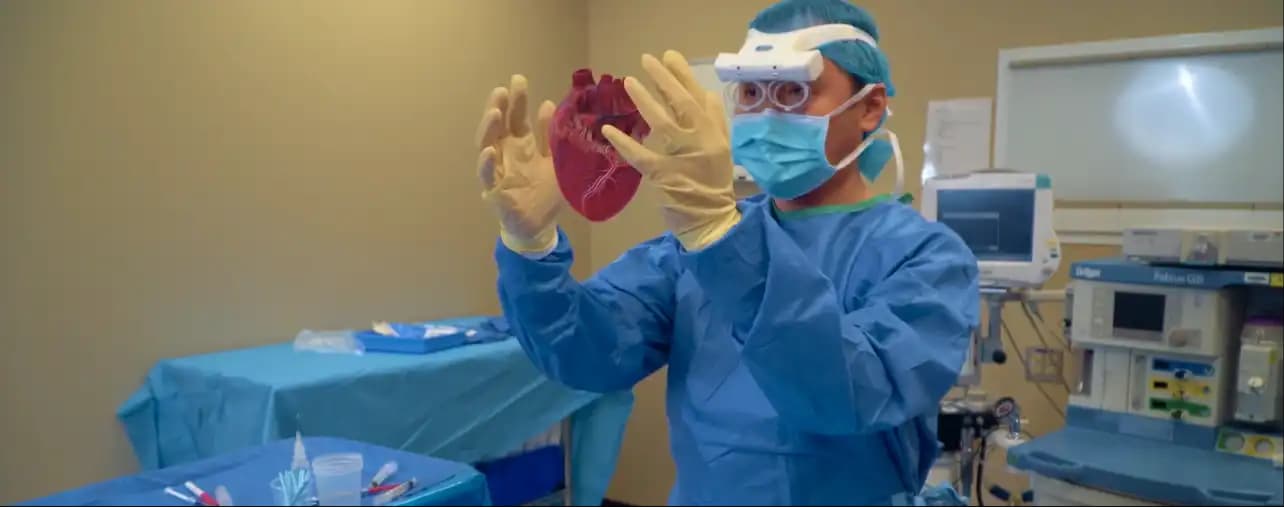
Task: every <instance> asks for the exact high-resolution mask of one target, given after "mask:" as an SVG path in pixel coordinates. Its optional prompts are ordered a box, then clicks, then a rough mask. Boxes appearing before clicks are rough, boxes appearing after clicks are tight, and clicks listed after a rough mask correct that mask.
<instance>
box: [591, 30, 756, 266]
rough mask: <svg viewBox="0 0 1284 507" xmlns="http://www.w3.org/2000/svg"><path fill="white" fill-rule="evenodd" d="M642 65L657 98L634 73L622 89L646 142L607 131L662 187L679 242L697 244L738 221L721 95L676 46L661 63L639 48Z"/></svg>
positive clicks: (627, 156) (622, 153) (625, 154)
mask: <svg viewBox="0 0 1284 507" xmlns="http://www.w3.org/2000/svg"><path fill="white" fill-rule="evenodd" d="M642 68H643V69H644V70H645V71H646V72H647V74H648V75H650V76H651V79H652V80H653V81H654V82H655V85H656V88H657V89H658V90H659V92H660V98H659V100H657V99H656V97H653V96H652V95H651V93H650V92H648V91H647V90H646V88H644V87H643V86H642V83H640V82H638V80H637V79H635V78H632V77H629V78H626V79H625V80H624V88H625V90H627V91H628V93H629V98H631V99H633V103H634V104H636V105H637V108H638V112H640V113H641V114H642V117H643V118H644V119H646V122H647V124H649V125H650V126H651V135H650V136H648V137H647V139H646V141H645V146H644V145H643V144H640V143H638V142H637V141H635V140H634V139H633V138H631V137H629V135H628V134H625V133H623V132H621V131H620V130H619V129H616V128H615V127H612V126H610V125H607V126H605V127H602V135H603V136H604V137H606V139H607V141H609V142H610V143H611V145H612V146H614V147H615V149H616V151H618V152H619V153H620V156H621V157H623V158H624V159H625V160H627V161H628V162H629V164H630V165H632V166H633V167H636V168H637V169H638V170H639V171H641V172H642V174H643V175H644V176H646V180H647V181H648V182H650V184H651V185H653V186H655V188H656V189H657V190H659V191H660V195H661V199H662V203H661V206H662V207H663V210H664V219H665V222H666V223H667V225H668V227H669V230H670V231H672V232H673V234H674V235H676V236H677V238H678V241H680V242H682V246H684V247H686V249H687V250H691V251H695V250H700V249H702V248H704V247H706V246H708V245H710V244H712V243H714V242H715V241H717V240H719V239H721V238H722V237H723V235H725V234H726V233H727V231H729V230H731V228H732V227H734V226H735V225H736V224H737V223H739V222H740V211H739V210H738V209H736V196H735V191H734V190H733V188H732V179H733V176H732V167H733V165H732V163H731V148H730V142H729V140H728V130H727V121H726V116H725V113H724V110H723V108H722V99H721V97H719V96H718V95H717V94H715V93H709V92H707V91H705V90H704V88H702V87H701V86H700V84H699V83H697V82H696V80H695V76H694V75H692V73H691V66H690V65H688V64H687V60H686V58H683V57H682V55H681V54H680V53H678V52H677V51H666V52H665V53H664V63H661V62H660V61H659V60H656V58H655V57H654V56H651V55H642Z"/></svg>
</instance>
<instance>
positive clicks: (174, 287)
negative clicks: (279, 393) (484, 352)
mask: <svg viewBox="0 0 1284 507" xmlns="http://www.w3.org/2000/svg"><path fill="white" fill-rule="evenodd" d="M586 12H587V8H586V7H585V5H584V0H556V1H554V0H541V1H540V2H528V1H523V0H487V1H463V0H379V1H376V2H359V1H340V0H327V1H310V2H291V1H257V0H233V1H218V2H169V1H159V0H158V1H147V2H141V1H127V0H111V1H107V0H104V1H73V0H67V1H61V0H59V1H54V0H17V1H5V2H0V344H2V346H0V348H2V349H3V352H2V353H0V435H3V445H2V446H0V504H8V503H11V502H15V501H19V500H22V499H27V498H30V497H33V496H36V495H42V494H46V493H50V492H53V491H55V490H58V489H62V488H69V487H74V486H77V485H80V484H84V483H88V482H90V481H95V480H99V479H104V478H107V477H109V476H114V475H119V474H123V473H127V472H130V471H131V470H133V469H134V468H135V464H134V460H133V458H132V454H131V452H130V450H129V448H128V444H127V443H126V441H125V438H124V435H123V433H122V431H121V429H120V426H119V424H118V423H117V422H116V420H115V419H114V416H113V414H114V412H115V409H116V407H117V405H118V404H119V403H120V402H122V401H123V400H124V399H125V397H126V396H128V395H129V393H130V392H132V390H133V389H135V388H136V387H137V386H138V385H139V383H140V381H141V380H142V378H143V375H144V374H145V373H146V371H147V369H148V368H149V367H150V366H151V365H152V364H153V363H154V362H155V361H156V360H157V359H160V358H163V357H171V356H178V355H184V354H192V353H199V352H208V351H214V350H220V349H230V348H234V347H243V346H249V345H257V344H263V343H268V342H272V341H280V340H284V339H288V338H290V337H292V336H293V335H294V333H295V332H297V331H298V330H299V329H300V328H302V327H305V326H309V327H317V328H326V327H336V326H358V325H362V324H363V323H367V322H369V321H370V320H371V319H416V318H432V317H440V316H450V315H458V314H468V313H479V312H493V311H496V310H497V309H498V308H497V305H496V301H495V290H494V263H493V262H492V261H491V248H492V245H493V242H494V237H495V236H494V234H495V223H494V220H493V218H492V217H491V216H490V215H489V214H488V211H487V210H485V209H484V208H483V207H482V204H481V202H480V201H479V199H478V184H477V179H476V177H475V175H474V162H475V159H476V151H475V150H474V149H473V148H471V146H472V142H473V139H472V138H473V131H474V127H475V126H476V122H477V119H478V117H479V115H480V112H481V106H482V103H483V101H484V100H485V98H486V96H487V95H488V93H489V91H490V89H491V88H492V87H493V86H496V85H499V84H503V83H506V82H507V78H508V74H509V73H510V72H525V73H527V74H528V75H529V76H530V78H531V81H532V83H533V91H534V93H535V95H536V96H540V97H542V96H548V95H550V94H554V93H561V92H562V91H564V90H565V89H566V87H567V86H568V83H569V76H570V73H571V71H572V70H574V69H575V68H576V67H578V66H582V65H583V64H584V62H585V61H586V59H587V46H588V45H587V39H586V34H585V30H584V27H585V26H586V17H585V16H586ZM567 222H568V226H569V227H570V229H571V233H572V235H573V236H574V237H575V239H577V240H579V241H578V242H579V243H581V244H584V245H587V244H588V239H587V233H588V229H587V225H586V223H584V222H581V221H577V220H568V221H567ZM588 254H589V249H588V248H584V249H582V250H581V252H580V259H581V262H580V265H579V266H578V270H577V271H578V273H579V274H581V275H582V274H584V273H585V272H586V271H585V270H586V269H588V268H589V267H590V266H589V262H587V259H588Z"/></svg>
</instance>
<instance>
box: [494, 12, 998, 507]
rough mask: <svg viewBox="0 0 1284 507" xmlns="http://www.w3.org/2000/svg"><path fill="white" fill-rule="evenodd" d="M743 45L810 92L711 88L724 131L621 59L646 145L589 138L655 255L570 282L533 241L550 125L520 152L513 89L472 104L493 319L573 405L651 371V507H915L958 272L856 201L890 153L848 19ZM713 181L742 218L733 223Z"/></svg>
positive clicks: (931, 241)
mask: <svg viewBox="0 0 1284 507" xmlns="http://www.w3.org/2000/svg"><path fill="white" fill-rule="evenodd" d="M750 28H751V31H750V39H751V42H752V39H753V38H754V37H763V36H764V35H763V34H795V32H797V33H796V35H799V36H800V38H799V39H798V40H807V41H812V42H814V44H815V47H810V48H803V49H804V50H805V51H812V50H816V51H819V54H820V55H822V56H823V69H820V70H819V72H818V75H816V76H815V78H814V79H812V80H810V81H807V82H738V83H734V84H732V86H731V88H732V90H733V91H732V93H730V95H731V97H730V100H733V101H735V103H736V112H737V114H736V115H735V116H734V120H733V121H732V124H731V125H730V128H728V126H727V125H726V121H725V120H724V118H725V114H724V109H723V106H722V103H721V102H720V100H719V97H718V96H717V95H714V94H708V93H706V92H704V91H702V89H701V87H700V86H699V85H698V84H697V83H696V81H695V79H694V78H693V77H692V73H691V69H690V67H689V66H688V64H687V62H686V61H685V60H684V59H683V57H682V55H680V54H678V53H676V52H672V51H670V52H667V53H665V54H664V55H663V58H662V59H657V58H654V57H652V56H650V55H645V56H643V57H642V68H643V69H644V71H645V75H646V76H647V77H648V78H649V79H650V81H651V84H652V85H653V89H654V90H656V92H657V93H651V92H649V91H648V90H647V88H645V87H644V86H643V84H642V83H640V82H639V81H638V80H637V79H634V78H628V79H627V80H626V84H625V86H626V89H627V91H628V93H629V95H630V97H631V98H632V99H633V101H634V102H635V103H636V104H637V105H638V108H639V110H640V112H641V114H642V116H643V117H644V118H645V119H646V121H647V122H648V123H649V124H650V126H651V128H652V133H651V134H650V136H649V137H648V138H647V139H646V140H645V141H644V142H642V143H638V142H636V141H634V140H633V139H631V138H630V137H628V136H627V135H625V134H623V133H621V132H620V131H618V130H615V129H613V128H611V127H604V129H603V134H604V135H605V137H606V138H607V139H608V140H609V141H610V142H611V143H612V144H613V146H614V147H615V148H616V149H617V150H618V151H619V153H620V154H621V155H622V156H623V157H624V158H625V159H627V160H628V161H629V162H630V163H632V164H633V165H634V166H635V167H637V168H638V169H639V170H640V171H642V173H643V174H644V176H645V181H646V182H647V183H646V184H649V185H651V186H653V187H654V189H655V190H657V191H658V192H657V193H658V195H659V196H660V197H661V200H662V204H661V210H660V212H661V214H662V215H663V219H664V222H665V224H667V226H668V232H667V233H665V234H664V235H662V236H660V237H657V238H654V239H651V240H649V241H646V242H644V243H642V244H640V245H638V246H636V247H634V248H633V249H631V250H629V251H628V252H627V253H625V254H624V255H623V256H621V257H620V258H619V259H617V260H616V261H615V262H613V263H612V264H610V265H609V266H606V267H605V268H603V269H602V270H601V271H600V272H598V273H597V274H596V275H595V276H593V277H592V278H591V279H589V280H587V281H585V282H579V281H576V279H575V278H573V277H572V276H571V274H570V267H571V261H572V258H573V255H572V250H571V245H570V243H569V241H568V240H567V237H566V236H565V235H564V234H563V233H562V232H561V231H560V230H559V229H558V227H557V225H556V222H555V217H556V215H557V212H558V210H559V209H560V207H561V205H562V197H561V195H560V193H559V191H558V187H557V183H556V181H555V177H554V173H553V166H552V162H551V160H550V157H549V151H548V144H547V139H546V136H547V133H546V132H547V128H548V123H549V121H550V118H551V116H552V113H553V109H554V106H553V104H552V103H548V102H546V103H544V104H543V105H542V106H541V107H540V108H539V109H538V114H537V117H536V118H537V119H536V122H535V126H534V128H532V127H531V126H530V125H529V123H528V121H527V117H526V109H527V94H526V87H527V84H526V81H525V79H524V78H522V77H521V76H514V77H513V79H512V81H511V84H510V86H509V87H508V88H499V89H496V90H495V91H494V92H493V93H492V95H491V96H490V99H489V104H488V106H487V108H486V110H485V113H484V114H483V118H482V121H481V125H480V128H479V131H478V139H479V145H480V147H481V148H480V149H481V153H480V156H479V160H478V166H479V173H480V177H481V180H482V185H483V188H484V190H483V193H482V197H483V199H484V200H485V201H486V202H488V203H489V204H490V205H491V206H492V207H493V208H494V210H495V211H496V212H497V213H498V216H499V222H500V241H499V243H498V245H497V248H496V251H495V258H496V262H497V263H498V266H499V282H498V288H499V295H500V301H501V304H502V305H503V309H504V313H505V315H506V316H507V317H508V319H509V321H510V322H511V324H512V327H513V329H514V332H515V334H516V335H517V337H518V339H519V340H520V342H521V345H522V347H523V348H524V350H525V351H526V353H527V354H528V355H529V356H530V357H531V358H532V359H533V360H534V362H535V364H536V365H537V366H538V367H539V368H540V369H541V370H542V371H543V372H544V373H546V374H547V375H548V376H550V377H552V378H554V379H556V380H558V381H560V382H562V383H564V384H566V385H567V386H570V387H572V388H576V389H581V390H586V391H595V392H609V391H615V390H623V389H629V388H631V387H632V386H633V385H634V384H636V383H637V382H638V381H640V380H642V379H643V378H645V377H646V376H648V375H650V374H652V373H653V372H655V371H656V370H658V369H660V368H661V367H664V366H666V365H667V366H668V388H667V402H666V404H667V415H668V420H669V427H670V428H669V429H670V437H671V443H670V447H671V451H672V453H673V458H674V461H675V462H676V464H677V480H676V484H675V486H674V489H673V491H672V492H671V495H670V502H671V503H673V504H682V505H695V504H706V505H720V504H739V505H750V504H752V505H770V504H775V505H818V504H828V505H875V504H910V503H914V502H916V501H921V498H920V497H919V496H918V495H919V493H920V492H921V491H922V487H923V483H924V479H925V477H926V475H927V471H928V469H929V467H930V466H931V464H932V461H933V460H934V459H935V457H936V456H937V449H938V444H937V439H936V423H935V421H936V415H937V404H938V402H939V401H940V400H941V398H942V397H943V396H944V395H945V394H946V392H947V391H948V390H949V389H950V387H951V386H952V385H953V384H954V383H955V381H956V380H957V377H958V375H959V371H960V369H961V367H962V364H963V361H964V356H965V353H966V349H967V347H968V343H969V335H970V334H971V332H972V330H973V328H974V327H975V326H976V325H977V323H978V307H979V302H978V297H979V296H978V287H977V267H976V259H975V258H974V257H973V256H972V254H971V252H970V251H969V250H968V248H967V247H966V246H965V245H964V244H963V242H962V241H960V239H959V238H958V237H957V236H955V235H954V234H953V233H952V232H950V231H949V230H948V229H947V228H945V227H944V226H942V225H939V224H936V223H930V222H927V221H925V220H924V219H923V218H921V217H920V216H919V214H918V213H917V212H915V210H914V209H912V208H911V207H909V206H907V205H906V204H904V203H903V202H901V200H900V199H899V198H898V197H899V196H895V195H874V194H873V193H872V191H871V190H870V182H871V181H873V180H874V179H876V178H877V177H878V175H879V173H880V172H881V169H882V168H883V166H884V165H885V164H886V162H887V161H888V158H889V157H890V156H891V155H890V154H891V153H892V152H893V151H894V148H895V146H894V142H891V143H889V142H888V141H887V140H885V139H884V136H887V137H891V138H892V140H893V141H894V136H890V135H888V134H889V133H888V132H886V131H885V130H883V124H884V121H885V120H886V118H887V116H888V115H889V110H888V97H889V96H891V95H892V94H893V88H892V84H891V80H890V77H889V74H888V66H887V62H886V59H885V57H884V55H883V53H882V52H881V51H880V50H879V49H878V47H877V43H878V42H877V40H878V31H877V28H875V25H874V22H873V19H872V18H871V17H870V15H869V14H868V13H866V12H865V11H864V10H862V9H860V8H858V7H855V6H853V5H851V4H848V3H846V2H844V1H841V0H785V1H782V2H779V3H777V4H775V5H772V6H771V7H768V8H767V9H766V10H764V11H762V12H761V13H760V14H759V15H758V16H757V17H756V18H755V19H754V20H753V21H752V23H751V24H750ZM808 30H810V31H808ZM809 44H810V43H809ZM747 46H749V45H747ZM742 53H743V52H742ZM733 161H734V162H733ZM736 163H738V164H739V165H741V166H743V167H745V169H746V170H748V171H749V172H750V173H751V174H752V175H753V177H754V179H755V181H756V182H757V183H758V185H759V186H760V187H761V188H762V190H763V191H764V192H765V195H760V196H755V197H752V198H749V199H745V200H742V201H737V200H736V198H735V196H734V194H733V192H732V168H733V164H736Z"/></svg>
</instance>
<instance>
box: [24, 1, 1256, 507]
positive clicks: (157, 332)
mask: <svg viewBox="0 0 1284 507" xmlns="http://www.w3.org/2000/svg"><path fill="white" fill-rule="evenodd" d="M768 3H769V2H768V1H766V0H704V1H692V0H681V1H672V0H653V1H649V2H633V1H630V0H592V1H589V0H540V1H539V2H528V1H523V0H481V1H466V0H381V1H379V2H350V1H339V0H324V1H318V2H308V3H306V4H304V3H301V2H288V1H283V0H282V1H276V2H258V1H252V0H233V1H224V2H216V3H215V2H181V3H175V2H163V1H159V0H156V1H135V0H113V1H101V2H89V1H73V0H15V1H7V2H0V343H2V344H3V345H4V353H3V354H0V366H2V367H3V368H2V369H0V379H2V381H3V383H2V384H0V435H3V436H4V438H5V446H6V447H5V448H4V450H3V452H0V503H8V502H13V501H17V500H21V499H25V498H29V497H32V496H35V495H41V494H45V493H49V492H52V491H55V490H58V489H61V488H67V487H72V486H75V485H79V484H83V483H86V482H89V481H93V480H98V479H103V478H106V477H109V476H114V475H118V474H121V473H126V472H128V471H130V470H132V469H133V468H134V466H135V465H134V462H133V459H132V457H131V454H130V451H129V448H128V445H127V443H126V442H125V440H124V438H123V435H122V433H121V431H120V429H119V426H118V424H117V423H116V422H115V420H114V418H113V416H112V414H113V413H114V410H115V408H116V406H117V405H118V404H119V403H120V402H121V401H122V400H123V399H124V398H125V397H126V396H127V395H128V394H129V393H130V392H131V391H132V390H133V389H134V388H135V387H137V386H138V384H139V381H140V380H141V378H142V375H143V374H144V372H145V371H146V370H147V368H148V367H149V366H150V365H152V364H153V363H154V362H155V361H156V360H157V359H160V358H163V357H172V356H178V355H184V354H191V353H199V352H208V351H213V350H222V349H230V348H235V347H243V346H250V345H257V344H262V343H267V342H272V341H279V340H282V339H285V338H288V337H290V336H292V335H293V333H294V332H296V331H297V330H298V329H299V328H301V327H304V326H309V327H335V326H355V325H361V324H362V323H364V322H366V321H368V320H370V319H375V318H385V319H413V318H431V317H437V316H446V315H457V314H462V313H473V312H489V311H495V310H496V304H495V298H494V289H493V287H494V285H493V277H494V268H493V263H492V262H491V261H490V245H491V244H492V241H493V231H494V226H493V221H492V220H491V218H490V217H489V215H487V213H486V210H485V209H484V208H483V207H482V205H481V204H480V203H479V202H478V200H477V198H476V195H477V194H476V190H475V189H476V180H475V178H474V176H473V174H472V171H473V162H474V154H473V150H471V149H470V148H467V147H468V146H470V145H471V142H472V139H471V138H472V132H473V126H474V124H475V122H476V119H477V115H478V112H479V111H478V110H479V108H480V104H481V101H482V100H483V99H484V97H485V94H486V92H487V91H488V90H489V89H490V87H492V86H494V85H497V84H501V83H503V82H505V81H506V78H507V75H508V73H510V72H525V73H527V74H528V75H529V76H530V77H531V81H532V86H533V95H534V96H535V97H541V98H542V97H549V96H557V95H560V94H561V92H562V91H563V90H564V89H565V82H566V77H567V74H569V72H570V71H571V70H572V69H574V68H575V67H577V66H579V65H582V64H583V63H584V62H585V61H588V62H589V63H591V64H592V66H593V67H594V68H595V69H597V70H599V71H603V70H606V71H613V72H616V73H636V72H637V58H638V55H639V54H640V53H642V52H644V51H649V52H655V53H658V52H660V51H662V50H664V49H666V48H674V49H678V50H681V51H683V52H685V53H686V54H687V55H688V56H690V57H692V58H696V57H707V56H712V55H713V54H714V53H716V52H717V51H719V50H726V49H730V48H734V47H735V46H736V45H738V43H739V41H740V39H741V36H742V33H743V30H744V25H745V23H746V22H747V20H748V19H749V18H750V17H751V16H752V14H753V13H754V12H756V11H757V10H759V9H760V8H762V7H763V6H765V5H767V4H768ZM586 4H587V5H586ZM866 4H867V5H868V6H869V7H870V8H871V10H872V11H873V12H874V14H875V15H876V16H877V17H878V20H879V23H880V26H881V27H882V29H883V31H884V34H885V35H884V39H883V42H884V47H885V48H886V49H887V51H888V53H889V55H890V58H891V60H892V62H893V74H894V76H895V79H896V81H897V83H898V85H899V89H900V96H899V97H898V98H897V99H896V109H897V112H898V113H899V115H898V116H897V117H896V119H894V120H893V121H892V123H891V126H892V127H894V128H895V129H896V131H897V132H898V133H899V134H900V135H901V137H902V139H903V140H904V141H903V143H904V146H906V147H914V146H918V145H920V144H921V140H922V132H923V111H924V107H925V104H926V101H927V100H928V99H931V98H947V97H961V96H977V95H981V96H984V95H991V94H992V93H993V92H992V90H993V86H994V66H995V55H996V53H997V51H998V49H999V48H1003V47H1015V46H1025V45H1035V44H1048V43H1058V42H1071V41H1082V40H1097V39H1109V38H1117V37H1125V36H1144V35H1157V34H1166V33H1179V32H1192V31H1210V30H1225V29H1235V28H1248V27H1260V26H1268V25H1272V24H1278V23H1279V20H1280V18H1281V4H1280V2H1278V1H1276V0H1225V1H1221V2H1208V1H1205V0H1130V1H1127V2H1119V1H1107V0H1081V1H1077V2H1061V1H1054V0H988V1H969V2H962V1H949V0H879V1H874V0H871V1H870V2H867V3H866ZM1019 19H1025V20H1029V22H1028V23H1025V24H1021V23H1018V20H1019ZM585 27H587V31H586V30H585ZM586 32H587V33H586ZM907 162H908V164H909V167H910V168H911V171H910V174H909V175H908V177H907V180H908V181H909V182H910V186H911V189H913V190H917V188H916V186H917V184H916V182H917V181H918V178H917V177H916V173H917V170H916V168H917V167H918V166H919V164H920V163H921V153H920V152H919V151H918V150H914V149H910V150H909V151H908V160H907ZM879 186H880V187H881V188H883V189H886V188H890V182H888V181H882V182H880V185H879ZM437 190H444V191H443V192H437ZM648 194H649V192H648V191H646V190H645V189H644V191H643V197H642V198H641V199H640V200H639V201H638V202H637V203H636V204H635V205H633V206H631V207H630V208H629V209H628V210H626V211H625V212H624V213H623V214H622V215H621V216H620V217H619V218H617V219H616V220H614V221H612V222H609V223H607V224H604V225H599V226H593V227H592V231H591V232H592V234H591V235H590V234H589V232H590V230H589V229H590V228H589V227H588V226H587V225H586V224H585V223H584V222H583V221H580V220H576V219H574V218H569V217H568V218H567V219H566V220H564V223H565V224H566V225H567V226H568V228H569V229H570V232H571V234H572V237H573V239H574V241H575V242H576V244H577V245H590V248H584V247H583V246H581V248H580V249H579V251H578V257H579V259H580V262H579V263H577V266H576V274H577V275H580V276H583V275H584V274H586V273H587V272H588V270H589V269H590V268H592V267H600V266H601V265H604V264H605V263H607V262H609V261H610V260H612V259H614V258H615V257H616V256H617V255H619V254H620V253H621V252H622V251H623V250H624V249H626V248H628V247H629V246H631V245H632V244H634V243H636V242H638V241H640V240H642V239H644V238H645V237H649V236H651V235H654V234H657V233H659V232H661V231H662V229H663V226H662V224H661V223H660V222H659V220H658V219H657V216H656V213H655V211H654V199H652V198H650V196H649V195H648ZM446 238H455V239H454V240H453V241H449V242H447V239H446ZM1069 253H1070V255H1071V257H1072V258H1085V257H1091V256H1099V255H1102V254H1104V253H1106V250H1102V249H1071V250H1070V251H1069ZM1056 310H1057V309H1056V308H1049V311H1048V317H1049V318H1057V317H1058V316H1059V312H1056ZM1021 329H1022V328H1020V327H1019V325H1018V327H1017V328H1014V331H1016V332H1017V333H1018V334H1025V333H1023V331H1022V330H1021ZM987 373H988V372H987ZM988 379H989V380H988V381H987V385H988V387H990V389H991V391H999V392H1004V391H1003V389H1002V387H1003V386H1017V385H1019V384H1021V382H1019V381H1018V380H1019V375H1018V373H1017V371H1016V370H1013V369H1012V368H1003V369H1000V371H998V372H995V373H993V374H989V376H988ZM663 385H664V381H663V377H662V376H655V377H653V378H651V379H649V380H647V381H646V382H644V383H643V384H642V385H641V386H639V388H638V389H637V394H638V408H637V410H635V415H634V419H633V422H632V424H631V425H630V427H629V430H628V435H627V439H626V442H625V451H624V455H623V457H622V459H621V463H620V467H619V471H618V473H617V474H616V479H615V481H614V483H613V485H612V489H611V496H613V497H615V498H618V499H621V500H625V501H631V502H637V503H645V502H650V503H655V502H662V501H664V499H665V495H666V493H667V489H668V487H669V484H670V483H671V480H672V464H671V462H670V461H669V457H668V445H667V435H666V430H665V427H666V423H665V421H664V419H663V414H664V409H663V404H662V400H663ZM1009 389H1012V387H1009ZM1054 389H1055V388H1054ZM1008 392H1010V391H1008ZM1053 392H1055V391H1053ZM1016 394H1017V396H1018V397H1019V398H1020V399H1021V401H1022V402H1024V403H1025V404H1026V406H1027V407H1029V408H1030V412H1031V417H1032V418H1033V419H1034V420H1035V428H1034V429H1035V430H1036V431H1042V430H1046V429H1047V427H1048V426H1047V424H1048V423H1047V422H1046V421H1048V420H1049V419H1050V416H1049V414H1050V411H1049V410H1047V409H1046V408H1042V407H1043V405H1041V404H1043V403H1044V402H1042V401H1041V399H1040V398H1038V397H1037V395H1035V394H1033V393H1032V392H1025V391H1020V390H1018V391H1017V392H1016ZM1061 396H1062V397H1064V395H1061Z"/></svg>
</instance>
